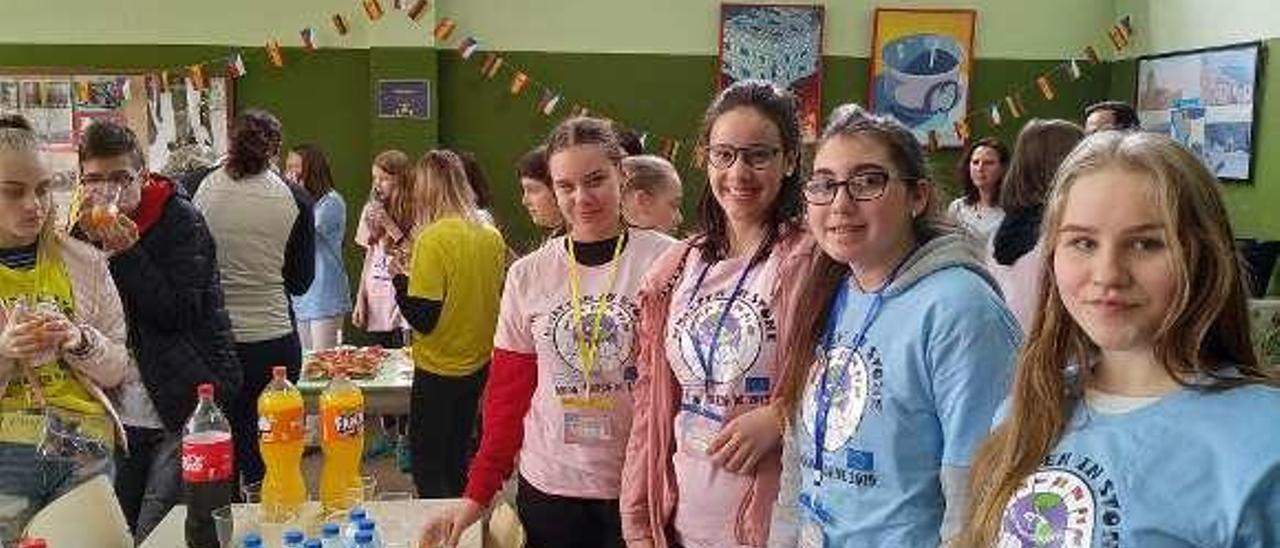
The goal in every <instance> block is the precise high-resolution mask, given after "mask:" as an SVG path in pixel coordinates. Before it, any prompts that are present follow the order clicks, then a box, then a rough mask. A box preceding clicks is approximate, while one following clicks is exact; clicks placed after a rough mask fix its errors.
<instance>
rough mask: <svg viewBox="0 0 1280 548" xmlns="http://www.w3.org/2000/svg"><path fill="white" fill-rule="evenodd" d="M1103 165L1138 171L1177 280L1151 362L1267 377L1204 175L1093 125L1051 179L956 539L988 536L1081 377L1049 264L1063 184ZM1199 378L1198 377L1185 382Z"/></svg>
mask: <svg viewBox="0 0 1280 548" xmlns="http://www.w3.org/2000/svg"><path fill="white" fill-rule="evenodd" d="M1113 167H1118V168H1121V169H1125V170H1128V171H1132V172H1134V173H1139V174H1143V175H1147V176H1148V177H1149V180H1150V182H1151V185H1152V187H1153V190H1154V191H1155V194H1156V196H1157V198H1156V199H1157V201H1158V202H1159V205H1160V209H1161V210H1162V212H1163V217H1164V230H1165V234H1166V238H1167V239H1168V241H1169V248H1170V250H1171V252H1172V253H1173V256H1174V259H1175V261H1174V262H1175V264H1176V265H1177V275H1178V277H1179V278H1180V283H1179V285H1178V289H1177V292H1176V294H1175V297H1174V301H1173V304H1172V306H1171V307H1170V309H1169V314H1168V316H1167V317H1166V318H1165V319H1164V321H1163V322H1162V323H1161V325H1160V327H1159V329H1158V330H1157V332H1156V334H1155V342H1154V347H1155V357H1156V360H1158V361H1159V362H1160V364H1161V365H1162V366H1163V367H1164V369H1165V371H1166V372H1168V373H1169V375H1170V376H1171V377H1172V378H1173V379H1174V380H1175V381H1177V382H1178V383H1180V384H1183V385H1184V386H1189V387H1191V388H1194V389H1200V390H1225V389H1229V388H1233V387H1237V386H1241V385H1247V384H1268V385H1276V384H1277V381H1276V376H1275V373H1274V372H1273V371H1271V370H1268V369H1264V368H1263V367H1262V366H1261V365H1259V360H1258V357H1257V355H1256V353H1255V350H1254V347H1253V345H1252V342H1251V341H1250V335H1249V320H1248V304H1247V300H1246V297H1245V295H1246V293H1245V286H1244V281H1243V279H1242V277H1241V275H1240V263H1239V260H1238V258H1237V256H1236V253H1235V248H1234V244H1233V241H1234V240H1233V238H1232V234H1231V225H1230V223H1229V222H1228V219H1227V212H1226V209H1225V208H1224V207H1223V204H1222V198H1221V196H1219V194H1218V190H1217V186H1216V180H1215V179H1214V177H1213V175H1212V174H1210V173H1209V172H1208V170H1206V169H1205V167H1204V166H1203V165H1202V164H1201V162H1200V160H1199V159H1198V158H1196V157H1195V156H1194V155H1193V154H1192V153H1191V152H1190V151H1188V150H1187V149H1186V148H1184V147H1183V146H1182V145H1179V144H1177V143H1176V142H1174V141H1172V140H1171V139H1169V138H1168V137H1164V136H1160V135H1156V134H1153V133H1122V132H1100V133H1096V134H1094V135H1093V136H1091V137H1089V138H1087V139H1086V140H1085V141H1083V142H1082V143H1081V144H1080V146H1078V147H1077V148H1076V149H1075V151H1074V152H1072V153H1071V154H1070V155H1069V156H1068V157H1067V159H1066V161H1065V163H1064V164H1063V165H1062V167H1061V169H1060V170H1059V171H1058V175H1057V178H1056V179H1055V180H1054V185H1053V189H1054V190H1053V194H1052V195H1051V196H1050V198H1049V201H1048V206H1047V211H1046V213H1045V217H1044V225H1043V228H1042V229H1041V245H1042V247H1043V249H1044V250H1045V252H1044V256H1043V263H1042V267H1041V273H1042V282H1041V291H1040V303H1039V304H1040V306H1039V307H1038V310H1040V313H1039V314H1037V316H1036V319H1035V321H1034V322H1033V324H1032V327H1031V332H1030V333H1029V334H1028V338H1027V341H1026V344H1025V346H1024V347H1023V350H1022V354H1021V355H1020V356H1019V363H1018V366H1017V371H1016V373H1015V376H1014V383H1013V388H1012V400H1011V401H1012V404H1011V407H1010V411H1009V415H1008V418H1007V419H1006V420H1005V421H1004V423H1003V424H1001V425H1000V426H999V427H998V428H996V430H995V431H994V432H993V433H992V435H991V436H990V437H989V438H988V439H987V441H986V442H984V443H983V445H982V447H981V449H979V451H978V454H977V456H976V457H975V460H974V465H973V468H972V476H971V480H970V482H971V484H970V487H971V489H972V490H973V499H972V500H973V511H972V514H971V519H970V521H969V523H968V524H967V526H966V528H965V530H964V532H963V533H962V535H961V537H960V538H961V539H962V540H961V543H960V545H961V546H974V547H986V546H991V545H993V544H994V539H995V538H996V537H997V536H998V534H999V530H1000V521H1001V518H1002V516H1003V514H1004V511H1005V506H1006V504H1007V502H1008V500H1009V498H1010V497H1011V496H1012V494H1013V492H1014V491H1015V490H1016V489H1017V487H1018V485H1019V484H1020V483H1021V482H1022V481H1023V479H1024V478H1026V477H1027V476H1028V475H1030V474H1031V473H1033V472H1034V471H1035V470H1036V468H1037V467H1038V466H1039V465H1040V462H1041V461H1042V460H1043V459H1044V457H1045V455H1047V454H1048V453H1049V452H1050V451H1051V450H1052V449H1053V447H1054V445H1056V444H1057V442H1058V440H1059V439H1060V438H1061V436H1062V434H1063V432H1064V430H1065V429H1066V425H1067V421H1068V419H1069V418H1070V416H1071V412H1072V410H1073V409H1074V408H1075V405H1076V403H1077V402H1078V400H1079V399H1080V397H1081V392H1082V388H1083V386H1085V385H1086V384H1087V383H1088V380H1089V376H1090V367H1088V364H1090V363H1091V361H1092V358H1093V356H1094V355H1095V354H1096V352H1097V347H1096V346H1095V345H1094V344H1093V342H1092V341H1091V340H1090V339H1089V337H1088V336H1087V335H1086V334H1085V332H1084V330H1083V329H1082V328H1081V327H1080V326H1079V325H1078V324H1076V322H1075V320H1074V319H1073V318H1072V317H1071V316H1070V314H1069V313H1068V312H1067V309H1066V307H1065V306H1064V305H1063V303H1062V298H1061V296H1060V295H1059V292H1058V287H1057V285H1056V279H1055V277H1054V276H1053V275H1052V274H1051V273H1052V272H1053V261H1054V253H1055V242H1056V241H1057V238H1058V231H1059V228H1058V225H1059V224H1060V223H1061V220H1062V216H1063V210H1064V209H1065V206H1066V203H1067V197H1068V195H1069V193H1070V192H1071V188H1072V186H1073V184H1074V183H1075V182H1076V181H1077V180H1079V178H1080V177H1082V176H1084V175H1087V174H1090V173H1096V172H1098V171H1100V170H1103V169H1107V168H1113ZM1067 364H1077V365H1079V367H1078V379H1077V380H1075V381H1072V380H1069V376H1068V375H1067V374H1066V372H1065V368H1066V366H1067ZM1201 377H1203V378H1207V379H1209V382H1196V379H1198V378H1201Z"/></svg>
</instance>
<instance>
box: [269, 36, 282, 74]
mask: <svg viewBox="0 0 1280 548" xmlns="http://www.w3.org/2000/svg"><path fill="white" fill-rule="evenodd" d="M267 58H268V59H270V60H271V65H272V66H274V67H276V68H283V67H284V54H283V53H281V52H280V42H278V41H276V40H271V41H268V42H267Z"/></svg>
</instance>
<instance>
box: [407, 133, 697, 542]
mask: <svg viewBox="0 0 1280 548" xmlns="http://www.w3.org/2000/svg"><path fill="white" fill-rule="evenodd" d="M547 154H548V162H549V165H550V171H551V178H552V181H553V183H552V186H553V189H554V191H555V194H556V201H557V203H558V205H559V207H560V211H561V212H562V213H563V215H564V218H565V219H566V220H567V221H568V225H569V226H570V229H569V233H568V235H567V236H565V237H558V238H553V239H551V240H549V241H548V242H547V243H546V244H544V245H543V246H542V247H540V248H538V249H537V250H536V251H534V252H533V253H530V254H529V255H527V256H525V257H523V258H521V259H520V260H518V261H516V263H515V264H514V265H512V267H511V269H510V271H509V272H508V275H507V281H506V287H505V288H504V290H503V294H502V306H501V310H500V312H499V317H498V329H497V334H496V335H495V336H494V351H493V362H492V366H491V369H490V373H489V381H488V385H487V386H486V388H485V399H484V427H483V433H484V434H483V438H482V440H481V442H480V449H479V451H478V452H477V453H476V455H475V458H474V459H473V460H472V463H471V468H470V471H469V474H468V478H467V488H466V491H465V498H464V500H463V502H461V503H458V504H456V505H454V506H452V507H450V508H449V509H448V510H446V511H444V512H443V513H441V514H440V515H437V516H435V517H434V518H433V519H432V520H431V521H430V523H429V525H428V527H427V529H426V531H425V533H424V537H423V539H422V540H423V542H424V543H425V544H426V545H428V546H435V545H436V543H439V542H442V541H444V542H447V543H448V544H449V545H453V544H455V543H456V542H457V538H458V535H459V534H460V533H461V532H462V531H463V530H465V529H466V528H467V527H468V526H469V525H471V524H472V523H474V522H475V521H476V520H477V519H478V518H479V517H480V514H481V512H482V508H483V507H484V506H486V505H488V503H489V501H490V500H491V499H492V498H493V495H494V494H495V493H496V492H497V491H498V490H499V489H500V488H501V486H502V482H503V480H505V479H506V477H507V476H508V475H509V474H510V473H511V471H512V468H513V467H514V465H515V461H516V457H517V455H518V456H519V462H520V470H519V473H520V486H519V491H518V494H517V506H518V508H519V514H520V520H521V522H522V523H523V525H524V529H525V533H526V535H527V539H528V545H529V546H531V547H539V546H546V547H560V546H592V547H596V546H600V547H611V546H621V544H622V530H621V525H620V523H619V516H618V502H617V499H618V494H619V489H620V484H621V481H622V480H621V473H622V462H623V452H624V450H625V449H626V444H627V436H628V433H629V432H630V428H631V405H632V402H631V389H632V384H633V383H634V381H635V378H636V363H635V357H636V352H637V344H636V323H637V316H638V315H639V304H638V303H637V301H636V291H637V289H638V287H639V286H640V281H641V279H642V278H643V276H644V274H645V272H646V270H648V268H649V267H650V266H651V265H652V264H653V263H654V261H655V260H657V258H658V257H659V256H661V255H662V254H663V253H664V252H665V251H666V250H667V249H668V248H669V247H670V246H671V245H672V244H674V240H672V239H670V238H668V237H666V236H664V235H661V234H659V233H657V232H653V231H649V230H640V229H624V228H623V223H622V219H621V215H620V199H621V193H622V190H621V182H622V174H621V170H620V163H621V160H622V155H623V153H622V149H621V147H619V146H618V139H617V136H616V135H615V133H614V131H613V129H612V126H611V125H610V124H609V123H608V122H606V121H604V120H598V119H594V118H574V119H570V120H568V121H566V122H564V123H562V124H560V126H558V127H557V128H556V129H555V131H553V132H552V134H551V136H550V137H549V139H548V144H547Z"/></svg>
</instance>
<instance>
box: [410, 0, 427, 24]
mask: <svg viewBox="0 0 1280 548" xmlns="http://www.w3.org/2000/svg"><path fill="white" fill-rule="evenodd" d="M425 13H427V0H418V1H417V3H415V4H414V5H413V7H411V8H409V18H410V19H413V21H414V22H415V23H416V22H418V21H420V20H421V19H422V15H423V14H425Z"/></svg>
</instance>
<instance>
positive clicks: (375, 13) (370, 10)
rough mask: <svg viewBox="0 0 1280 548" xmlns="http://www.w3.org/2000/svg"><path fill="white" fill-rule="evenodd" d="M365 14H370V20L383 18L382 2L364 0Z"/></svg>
mask: <svg viewBox="0 0 1280 548" xmlns="http://www.w3.org/2000/svg"><path fill="white" fill-rule="evenodd" d="M361 4H363V5H364V14H365V15H368V16H369V20H370V21H377V20H379V19H382V13H383V12H382V3H380V2H378V0H363V1H362V2H361Z"/></svg>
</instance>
